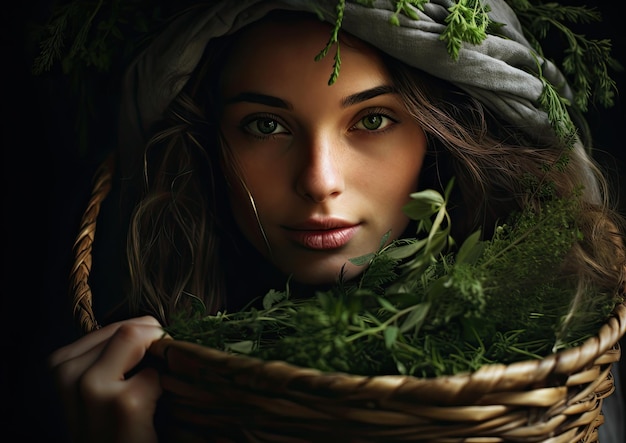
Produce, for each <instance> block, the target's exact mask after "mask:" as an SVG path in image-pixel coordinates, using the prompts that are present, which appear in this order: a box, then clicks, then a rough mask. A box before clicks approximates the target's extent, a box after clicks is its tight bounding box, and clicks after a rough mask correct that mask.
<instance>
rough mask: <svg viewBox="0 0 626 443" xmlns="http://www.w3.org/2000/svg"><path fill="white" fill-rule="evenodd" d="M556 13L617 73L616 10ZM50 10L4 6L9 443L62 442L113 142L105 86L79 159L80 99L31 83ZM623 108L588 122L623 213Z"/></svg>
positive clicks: (619, 28)
mask: <svg viewBox="0 0 626 443" xmlns="http://www.w3.org/2000/svg"><path fill="white" fill-rule="evenodd" d="M563 3H566V4H587V5H590V6H591V5H595V6H597V7H598V9H599V10H600V12H601V13H602V14H603V17H604V22H603V24H592V25H587V26H585V27H584V28H583V30H582V31H581V32H582V33H585V34H586V35H587V36H588V37H589V38H611V39H612V40H613V47H614V49H613V55H614V57H616V58H617V59H618V60H620V62H621V63H622V64H623V65H625V66H626V41H625V37H624V32H623V27H624V22H623V15H620V14H618V13H616V11H615V10H614V8H615V5H616V4H617V2H611V1H609V0H606V1H601V0H595V1H588V2H583V1H576V0H568V1H564V2H563ZM611 3H613V5H614V6H613V8H611ZM51 4H52V3H51V2H50V1H41V0H39V1H31V2H20V3H19V4H18V3H17V2H15V3H14V4H11V5H9V4H7V5H5V9H4V12H3V13H2V21H3V23H2V33H3V35H2V48H3V51H2V56H1V57H2V60H3V61H2V64H1V67H0V70H1V71H3V76H2V78H3V81H2V83H1V84H2V95H1V97H2V98H1V102H2V107H3V109H2V110H3V112H2V114H1V115H0V121H1V122H2V129H1V132H2V151H3V163H2V167H3V173H2V185H3V186H2V197H3V202H2V210H3V217H2V218H3V225H2V230H3V237H4V238H3V240H4V241H3V245H2V250H3V267H2V270H3V278H2V286H3V291H2V305H1V308H0V315H1V316H2V319H1V324H2V335H1V339H0V341H1V346H2V347H1V354H0V359H1V363H0V364H1V367H2V372H1V373H0V375H1V376H2V391H0V392H1V394H2V399H1V400H2V401H0V404H2V410H1V411H0V419H1V420H2V423H3V426H2V431H1V432H0V435H1V434H7V435H10V434H11V433H12V432H13V433H14V435H16V436H17V438H14V441H30V440H31V439H35V440H38V439H41V440H45V441H52V442H55V441H63V440H62V437H61V436H60V435H59V434H58V433H57V429H58V426H57V422H58V420H59V416H58V415H57V412H58V411H57V410H55V409H54V408H50V404H49V400H50V391H49V385H48V383H47V381H48V380H47V378H46V377H47V372H46V370H45V358H46V356H47V355H48V354H49V353H50V352H51V351H52V350H53V349H55V348H56V347H58V346H60V345H62V344H65V342H66V341H67V340H68V339H69V337H71V334H72V331H73V330H72V318H71V313H70V309H69V307H68V305H67V287H68V286H67V285H68V275H69V269H70V259H71V247H72V242H73V240H74V236H75V234H76V232H77V228H78V222H79V217H80V213H81V211H82V210H83V208H84V204H85V199H86V198H87V196H88V194H89V192H90V178H91V175H92V174H93V172H94V169H95V167H96V165H97V164H98V162H99V161H100V159H101V156H102V153H103V151H104V150H105V149H107V148H108V146H109V140H111V137H112V131H109V130H108V128H109V127H110V128H111V129H112V126H110V125H112V124H113V121H109V119H110V116H109V117H107V115H110V113H109V112H108V111H109V109H108V108H107V106H108V103H112V102H114V101H115V98H116V95H115V94H116V92H115V88H114V87H113V85H110V84H108V83H107V81H106V80H102V79H98V81H99V82H100V83H99V85H100V86H101V91H102V95H103V96H104V97H106V100H105V101H104V102H105V103H106V104H105V105H104V107H103V108H102V109H99V110H98V109H96V111H95V115H96V116H97V117H96V119H98V126H99V128H100V129H99V132H98V133H96V134H95V135H93V136H92V137H93V140H90V143H89V146H91V148H90V149H87V150H86V151H85V150H84V148H83V147H81V146H80V144H79V143H78V139H79V137H78V131H79V128H77V126H76V124H75V122H76V117H77V98H79V96H77V95H75V94H74V93H73V92H71V91H70V89H71V88H70V87H69V84H68V81H67V79H66V78H64V76H63V75H61V74H60V71H59V69H56V70H53V71H52V72H51V73H49V74H46V75H42V76H37V77H35V76H33V75H32V73H31V68H32V63H33V60H34V57H35V56H36V54H37V52H38V48H37V46H36V44H35V43H33V42H32V41H31V40H29V38H28V35H29V32H30V29H31V28H30V26H31V24H44V23H45V22H46V20H47V18H48V17H49V16H50V5H51ZM7 7H8V9H7ZM612 77H613V78H615V79H616V81H617V83H618V88H619V90H620V91H626V82H625V74H624V72H619V73H615V72H613V73H612ZM624 94H626V92H624ZM625 100H626V99H623V98H620V97H618V98H617V101H618V103H617V104H616V106H615V107H613V108H611V109H609V110H606V109H603V108H598V109H592V110H591V111H590V112H589V113H588V114H587V120H588V122H589V123H590V125H591V127H592V129H593V131H594V139H595V145H596V149H597V154H596V155H597V156H598V159H599V160H600V162H601V163H602V164H603V165H604V166H605V168H606V169H607V172H608V173H609V174H610V176H611V177H612V178H613V180H615V188H616V189H621V197H620V199H619V201H620V202H621V203H620V205H621V208H622V210H623V211H624V212H625V213H626V210H625V208H626V204H624V203H623V202H624V201H626V198H625V196H626V190H625V189H626V187H625V183H624V182H625V181H626V166H625V165H626V152H625V148H624V141H623V140H624V137H625V135H624V131H625V129H626V116H625V112H624V107H625ZM33 441H34V440H33Z"/></svg>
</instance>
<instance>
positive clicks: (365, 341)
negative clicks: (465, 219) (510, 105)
mask: <svg viewBox="0 0 626 443" xmlns="http://www.w3.org/2000/svg"><path fill="white" fill-rule="evenodd" d="M451 186H452V183H450V185H449V186H448V188H447V189H446V191H445V193H444V194H445V195H441V194H439V193H438V192H436V191H434V190H424V191H421V192H417V193H415V194H412V195H411V197H412V201H411V203H409V204H408V205H407V206H406V207H405V212H406V214H407V215H408V216H409V217H411V218H412V219H414V220H416V222H417V223H416V224H417V233H416V234H417V235H416V237H414V238H408V239H400V240H396V241H393V242H388V237H387V236H385V237H383V239H382V240H381V245H380V247H379V249H378V250H377V251H374V252H372V253H370V254H366V255H364V256H361V257H356V258H354V259H352V260H350V261H351V262H352V263H354V264H356V265H361V266H364V267H366V268H365V269H364V271H363V273H362V275H361V276H360V277H359V278H358V279H356V280H355V281H350V282H345V281H342V280H340V281H339V282H338V283H337V284H336V285H335V286H334V287H333V288H331V289H330V290H327V291H320V292H317V293H316V295H315V296H314V297H312V298H301V297H298V294H294V293H292V292H291V291H290V288H289V282H287V285H286V287H285V289H283V290H272V291H270V292H268V294H267V295H266V296H265V297H264V299H263V307H262V308H252V307H251V308H247V309H243V310H242V311H238V312H233V313H218V314H217V315H206V314H205V313H204V311H203V307H202V306H201V305H199V306H198V307H197V308H198V309H197V310H196V312H195V314H194V315H192V316H191V318H190V317H189V316H188V314H185V315H184V316H183V315H181V316H180V317H178V318H176V319H175V321H174V322H173V323H172V324H171V325H170V326H169V327H168V328H167V331H168V333H170V335H172V336H173V337H174V338H176V339H179V340H186V341H192V342H195V343H199V344H202V345H205V346H210V347H214V348H217V349H221V350H224V351H228V352H234V353H239V354H245V355H251V356H256V357H259V358H262V359H276V360H283V361H287V362H290V363H293V364H296V365H300V366H304V367H312V368H317V369H320V370H323V371H343V372H348V373H355V374H365V375H381V374H409V375H415V376H422V377H432V376H439V375H447V374H454V373H458V372H462V371H472V370H476V369H478V368H479V367H480V366H482V365H484V364H488V363H495V362H497V363H504V364H508V363H511V362H514V361H518V360H522V359H528V358H541V357H542V356H545V355H548V354H549V353H552V352H556V351H558V350H560V349H564V348H567V347H570V346H575V345H577V344H580V343H581V341H582V340H584V339H585V338H587V337H589V336H591V335H593V334H595V333H597V330H598V328H599V326H600V325H601V324H602V323H603V322H604V321H606V318H607V316H608V315H609V314H610V312H611V311H612V309H613V308H614V306H615V304H616V303H617V301H618V298H617V294H598V293H596V292H593V291H592V290H589V291H588V292H587V293H586V294H584V301H583V302H582V303H581V304H578V305H577V306H576V308H575V309H574V308H573V307H572V305H571V301H572V296H573V294H574V292H575V290H576V287H575V284H574V283H572V281H574V279H571V278H568V277H571V276H568V275H566V274H564V273H563V272H561V266H562V264H563V261H564V258H565V256H566V254H567V253H568V251H569V250H570V249H571V248H572V246H573V245H574V244H575V243H576V242H578V241H580V240H581V237H580V235H581V234H580V231H579V230H578V229H577V227H576V219H577V215H576V214H577V213H578V211H580V208H579V200H578V198H577V196H572V197H571V198H567V199H557V198H552V199H546V200H545V202H544V203H543V205H542V207H541V208H539V209H537V210H534V209H532V208H530V207H529V208H528V209H526V210H524V211H522V212H521V213H519V214H515V215H514V216H512V218H511V219H510V220H508V221H506V222H505V223H502V224H500V225H499V226H498V227H497V228H496V230H495V234H494V236H493V237H492V238H491V239H489V240H481V234H480V232H475V233H474V234H472V235H470V236H469V237H468V238H467V239H466V240H465V241H464V242H463V243H462V244H461V245H460V246H459V247H458V248H456V249H451V247H452V246H453V245H454V240H453V239H452V238H451V237H450V226H451V225H450V218H449V215H448V212H447V209H446V203H447V200H448V195H449V192H450V189H451Z"/></svg>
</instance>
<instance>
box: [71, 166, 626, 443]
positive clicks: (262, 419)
mask: <svg viewBox="0 0 626 443" xmlns="http://www.w3.org/2000/svg"><path fill="white" fill-rule="evenodd" d="M112 164H113V162H112V160H109V161H107V162H105V163H104V164H103V165H102V167H101V168H100V169H99V170H98V172H97V174H96V177H95V179H94V189H93V192H92V196H91V199H90V202H89V204H88V206H87V209H86V211H85V212H84V215H83V220H82V224H81V229H80V231H79V235H78V237H77V240H76V242H75V249H74V252H75V266H74V267H73V271H72V276H71V277H72V280H71V281H72V286H71V294H70V295H71V297H72V306H73V309H74V315H75V318H76V320H77V322H78V324H79V327H80V328H81V329H82V331H84V332H89V331H92V330H94V329H97V328H98V327H99V326H98V324H97V322H96V320H95V316H94V314H93V310H92V303H91V302H92V298H91V297H92V293H91V290H90V289H89V282H88V280H89V272H90V270H91V246H92V245H91V243H92V242H93V239H94V238H95V227H96V218H97V213H98V210H99V207H100V203H101V202H102V200H103V199H104V198H105V196H106V194H107V192H108V190H109V189H110V183H111V176H112ZM625 333H626V303H624V304H620V305H618V306H617V307H616V308H615V310H614V313H613V315H612V316H611V317H610V318H609V319H608V320H607V322H606V323H605V324H604V325H603V326H602V327H601V328H600V330H599V331H598V333H597V335H595V336H594V337H591V338H589V339H588V340H586V341H585V342H584V343H583V344H582V345H580V346H578V347H575V348H571V349H567V350H564V351H561V352H558V353H555V354H552V355H549V356H547V357H546V358H543V359H541V360H528V361H523V362H518V363H512V364H509V365H501V364H493V365H485V366H483V367H481V368H480V369H479V370H477V371H475V372H472V373H467V374H458V375H454V376H445V377H436V378H429V379H424V378H417V377H411V376H398V375H390V376H371V377H367V376H357V375H350V374H341V373H324V372H320V371H317V370H314V369H310V368H301V367H297V366H293V365H290V364H287V363H285V362H279V361H263V360H260V359H256V358H252V357H246V356H239V355H234V354H230V353H227V352H222V351H219V350H215V349H211V348H208V347H205V346H201V345H198V344H194V343H189V342H185V341H180V340H174V339H161V340H159V341H157V342H155V343H154V344H153V345H152V347H151V348H150V356H151V357H152V358H151V360H155V361H156V364H157V365H158V367H159V368H160V370H161V374H162V375H161V381H162V385H163V390H164V394H163V399H162V402H161V404H160V407H159V411H158V417H157V421H156V423H157V426H158V430H159V433H160V436H161V438H162V441H166V442H167V441H172V442H209V441H212V442H235V443H240V442H289V443H296V442H297V443H300V442H311V441H324V442H335V441H336V442H345V443H357V442H358V443H361V442H409V441H411V442H441V443H444V442H484V443H490V442H505V441H506V442H549V443H557V442H558V443H560V442H563V443H565V442H567V443H570V442H596V441H598V432H597V429H598V427H599V426H600V425H602V423H603V422H604V417H603V415H602V413H601V408H602V403H603V400H604V399H605V398H607V397H608V396H609V395H611V394H612V393H613V391H614V389H615V386H614V382H613V377H612V375H611V372H610V371H611V367H612V365H613V363H615V362H617V361H619V359H620V347H619V340H620V338H621V337H622V336H623V335H624V334H625Z"/></svg>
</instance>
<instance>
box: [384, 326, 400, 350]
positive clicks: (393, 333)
mask: <svg viewBox="0 0 626 443" xmlns="http://www.w3.org/2000/svg"><path fill="white" fill-rule="evenodd" d="M398 332H399V330H398V327H397V326H387V327H386V328H385V331H384V332H383V334H384V336H385V347H386V348H387V349H391V347H392V346H393V345H394V344H395V343H396V340H397V338H398Z"/></svg>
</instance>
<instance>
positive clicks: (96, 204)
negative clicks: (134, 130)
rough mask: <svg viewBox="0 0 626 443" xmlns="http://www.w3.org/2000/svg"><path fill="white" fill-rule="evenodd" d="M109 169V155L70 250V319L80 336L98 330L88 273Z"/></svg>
mask: <svg viewBox="0 0 626 443" xmlns="http://www.w3.org/2000/svg"><path fill="white" fill-rule="evenodd" d="M113 165H114V155H113V154H111V155H109V157H107V159H106V160H105V161H104V162H103V163H102V164H101V165H100V166H99V167H98V169H97V170H96V172H95V174H94V178H93V181H92V183H93V189H92V191H91V197H90V198H89V203H88V205H87V208H86V209H85V211H84V213H83V215H82V218H81V222H80V229H79V232H78V235H77V237H76V240H75V242H74V247H73V249H72V251H73V257H74V264H73V266H72V270H71V273H70V297H71V306H72V312H73V316H74V319H75V320H76V321H77V323H78V327H79V328H80V331H81V332H82V333H83V334H87V333H88V332H91V331H93V330H95V329H99V328H100V325H99V324H98V321H97V320H96V317H95V315H94V312H93V307H92V293H91V287H90V286H89V273H90V272H91V264H92V246H93V241H94V238H95V233H96V220H97V218H98V213H99V212H100V205H101V203H102V201H103V200H104V199H105V197H106V196H107V194H108V193H109V191H110V190H111V183H112V177H113V169H114V167H113Z"/></svg>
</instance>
